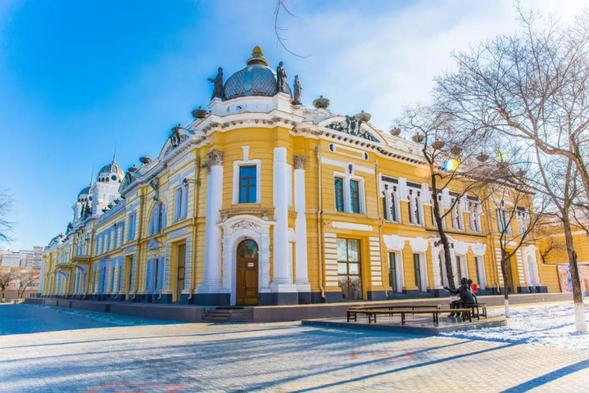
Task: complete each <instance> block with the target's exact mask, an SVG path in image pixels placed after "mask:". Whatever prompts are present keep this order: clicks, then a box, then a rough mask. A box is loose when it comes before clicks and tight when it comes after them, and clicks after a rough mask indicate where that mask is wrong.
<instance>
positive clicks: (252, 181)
mask: <svg viewBox="0 0 589 393" xmlns="http://www.w3.org/2000/svg"><path fill="white" fill-rule="evenodd" d="M260 170H261V165H260V161H259V160H246V161H234V162H233V203H234V204H238V203H259V202H260V175H261V173H260Z"/></svg>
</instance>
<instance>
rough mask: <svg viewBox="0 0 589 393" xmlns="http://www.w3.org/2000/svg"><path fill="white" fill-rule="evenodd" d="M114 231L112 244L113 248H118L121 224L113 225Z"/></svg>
mask: <svg viewBox="0 0 589 393" xmlns="http://www.w3.org/2000/svg"><path fill="white" fill-rule="evenodd" d="M112 233H113V246H112V248H117V246H118V243H119V225H118V224H114V225H113V228H112Z"/></svg>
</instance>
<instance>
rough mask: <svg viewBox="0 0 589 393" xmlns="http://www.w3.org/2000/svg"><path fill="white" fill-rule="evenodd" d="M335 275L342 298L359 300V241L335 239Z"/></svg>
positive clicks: (360, 294) (360, 284) (360, 295)
mask: <svg viewBox="0 0 589 393" xmlns="http://www.w3.org/2000/svg"><path fill="white" fill-rule="evenodd" d="M337 274H338V283H339V286H340V288H341V289H342V295H343V298H344V299H361V298H362V279H361V276H360V240H356V239H341V238H338V239H337Z"/></svg>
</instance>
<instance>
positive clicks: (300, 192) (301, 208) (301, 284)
mask: <svg viewBox="0 0 589 393" xmlns="http://www.w3.org/2000/svg"><path fill="white" fill-rule="evenodd" d="M294 160H295V162H294V163H295V171H294V172H295V176H294V189H295V201H294V202H295V210H296V212H297V218H296V228H295V230H296V244H295V247H296V279H295V283H296V285H297V289H298V290H299V292H308V291H310V290H311V287H310V286H309V277H308V267H307V217H306V209H307V206H306V200H305V158H304V157H302V156H296V157H295V159H294Z"/></svg>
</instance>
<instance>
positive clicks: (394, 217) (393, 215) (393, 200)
mask: <svg viewBox="0 0 589 393" xmlns="http://www.w3.org/2000/svg"><path fill="white" fill-rule="evenodd" d="M387 198H388V206H387ZM383 199H384V209H383V211H384V212H385V213H384V214H385V219H386V220H389V221H394V222H399V214H398V212H397V195H396V194H395V193H394V192H390V193H388V194H387V195H385V197H384V198H383Z"/></svg>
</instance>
